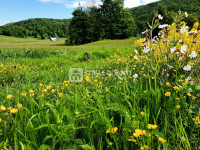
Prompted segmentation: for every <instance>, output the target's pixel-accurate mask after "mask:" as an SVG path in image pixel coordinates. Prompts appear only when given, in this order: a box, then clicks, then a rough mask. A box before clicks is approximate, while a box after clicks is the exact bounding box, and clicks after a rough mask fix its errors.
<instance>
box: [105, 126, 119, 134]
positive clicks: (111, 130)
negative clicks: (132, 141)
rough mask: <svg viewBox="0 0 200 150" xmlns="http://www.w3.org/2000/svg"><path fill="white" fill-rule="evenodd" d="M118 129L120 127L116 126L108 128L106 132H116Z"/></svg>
mask: <svg viewBox="0 0 200 150" xmlns="http://www.w3.org/2000/svg"><path fill="white" fill-rule="evenodd" d="M117 130H118V128H117V127H114V128H111V129H108V130H106V133H115V132H117Z"/></svg>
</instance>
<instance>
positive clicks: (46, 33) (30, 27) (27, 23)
mask: <svg viewBox="0 0 200 150" xmlns="http://www.w3.org/2000/svg"><path fill="white" fill-rule="evenodd" d="M68 23H69V19H64V20H61V19H45V18H35V19H28V20H24V21H20V22H16V23H11V24H6V25H4V26H1V27H0V35H7V36H15V37H28V36H33V37H35V38H39V39H46V38H49V37H50V36H56V35H57V36H58V37H65V33H66V29H67V25H68Z"/></svg>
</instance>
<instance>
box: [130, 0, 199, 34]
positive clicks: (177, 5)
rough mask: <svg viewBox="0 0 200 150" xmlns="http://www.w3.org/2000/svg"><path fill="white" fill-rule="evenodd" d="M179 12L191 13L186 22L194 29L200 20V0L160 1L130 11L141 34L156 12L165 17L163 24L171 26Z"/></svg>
mask: <svg viewBox="0 0 200 150" xmlns="http://www.w3.org/2000/svg"><path fill="white" fill-rule="evenodd" d="M178 10H181V11H183V12H188V13H189V16H188V18H186V19H185V21H186V22H187V23H188V26H190V27H192V25H193V24H194V22H196V21H198V20H200V1H199V0H160V1H158V2H154V3H150V4H147V5H142V6H139V7H135V8H132V9H130V11H131V14H132V16H133V17H134V19H135V22H136V25H137V31H138V33H141V32H142V31H144V30H145V29H146V28H147V27H148V26H147V22H151V20H152V16H153V13H154V12H155V11H158V13H159V14H161V15H162V16H164V19H163V21H162V22H161V23H163V24H164V23H167V24H170V23H172V22H173V18H172V15H173V14H174V13H175V12H177V11H178Z"/></svg>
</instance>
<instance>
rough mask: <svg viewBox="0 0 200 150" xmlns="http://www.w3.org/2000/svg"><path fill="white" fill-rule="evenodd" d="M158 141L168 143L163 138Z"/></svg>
mask: <svg viewBox="0 0 200 150" xmlns="http://www.w3.org/2000/svg"><path fill="white" fill-rule="evenodd" d="M158 140H159V141H160V142H162V143H165V142H166V140H164V139H163V138H161V137H159V138H158Z"/></svg>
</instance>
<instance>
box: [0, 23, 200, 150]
mask: <svg viewBox="0 0 200 150" xmlns="http://www.w3.org/2000/svg"><path fill="white" fill-rule="evenodd" d="M184 26H185V24H182V27H184ZM167 29H168V30H169V31H168V32H167V33H166V32H165V31H164V30H163V32H162V35H161V37H160V39H159V40H155V41H154V42H153V41H145V40H144V39H139V40H138V39H136V38H133V39H128V40H104V41H98V42H94V43H90V44H85V45H81V46H65V45H64V40H63V39H61V41H57V42H50V41H48V40H45V41H40V40H35V39H32V38H29V39H19V38H12V37H5V36H0V41H1V42H0V85H1V86H0V99H1V102H0V103H1V104H0V110H1V112H0V131H1V137H0V139H1V143H0V148H1V149H15V150H18V149H23V150H27V149H28V150H29V149H30V150H32V149H39V150H52V149H66V150H67V149H68V150H72V149H74V150H78V149H80V150H95V149H97V150H102V149H110V150H137V149H143V150H147V149H150V150H154V149H165V150H171V149H172V150H182V149H184V150H195V149H199V148H200V147H199V146H200V138H199V135H200V120H199V115H200V110H199V102H200V99H199V96H200V95H199V94H200V92H199V90H200V85H199V69H200V68H199V49H200V43H199V41H200V32H195V33H191V34H184V33H183V34H180V29H177V28H176V26H175V25H171V26H169V27H168V28H167ZM196 30H197V24H196V25H194V28H193V31H196ZM166 37H168V41H166V40H165V39H166ZM179 40H181V42H180V41H179ZM144 43H145V44H146V46H145V47H141V46H142V45H143V44H144ZM186 45H187V46H186ZM182 52H184V53H182ZM70 68H82V69H83V71H84V76H83V82H70V81H69V69H70ZM87 70H97V73H95V74H87ZM102 72H104V73H102Z"/></svg>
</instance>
